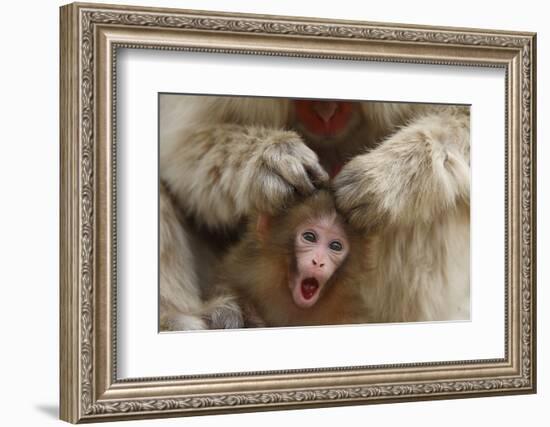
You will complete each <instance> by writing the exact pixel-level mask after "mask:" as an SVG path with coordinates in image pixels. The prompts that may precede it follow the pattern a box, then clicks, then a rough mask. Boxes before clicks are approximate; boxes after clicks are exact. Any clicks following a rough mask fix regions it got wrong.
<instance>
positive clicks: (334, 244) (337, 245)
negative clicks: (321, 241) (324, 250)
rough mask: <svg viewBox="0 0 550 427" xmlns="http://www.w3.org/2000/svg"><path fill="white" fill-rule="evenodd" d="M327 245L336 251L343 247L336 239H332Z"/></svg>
mask: <svg viewBox="0 0 550 427" xmlns="http://www.w3.org/2000/svg"><path fill="white" fill-rule="evenodd" d="M328 247H329V248H330V249H332V250H333V251H336V252H340V251H341V250H342V249H343V248H344V247H343V246H342V243H340V242H339V241H338V240H333V241H332V242H330V243H329V245H328Z"/></svg>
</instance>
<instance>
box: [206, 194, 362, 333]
mask: <svg viewBox="0 0 550 427" xmlns="http://www.w3.org/2000/svg"><path fill="white" fill-rule="evenodd" d="M367 248H368V239H367V238H366V237H365V236H363V235H362V234H361V233H359V232H355V231H353V230H352V229H351V228H350V226H349V225H348V224H347V223H346V222H345V220H344V219H343V218H342V216H341V215H339V214H338V212H337V211H336V207H335V204H334V196H333V194H332V193H331V192H330V191H328V190H319V191H317V192H316V193H314V194H313V195H311V196H309V197H308V198H306V199H304V200H303V201H301V202H298V203H297V204H296V205H294V206H293V207H291V208H290V209H287V210H286V211H284V212H281V213H279V214H276V215H267V214H258V215H257V216H256V217H255V218H252V219H251V221H250V222H249V225H248V228H247V231H246V232H245V234H244V236H243V239H242V240H241V241H240V242H239V243H238V244H237V245H236V246H234V247H233V248H231V249H230V250H229V252H228V253H227V255H226V256H225V258H224V259H223V260H222V263H221V268H220V270H219V272H218V274H217V282H216V283H217V284H216V286H214V288H213V290H212V298H211V300H210V303H209V304H208V306H209V307H210V314H209V319H208V320H209V321H210V327H211V328H212V329H219V328H233V327H242V326H305V325H327V324H343V323H363V322H367V321H368V313H367V309H366V307H365V305H364V304H363V302H362V301H363V299H362V297H361V291H360V288H361V286H365V285H366V281H368V278H367V273H368V268H367V267H368V266H367V254H366V250H367Z"/></svg>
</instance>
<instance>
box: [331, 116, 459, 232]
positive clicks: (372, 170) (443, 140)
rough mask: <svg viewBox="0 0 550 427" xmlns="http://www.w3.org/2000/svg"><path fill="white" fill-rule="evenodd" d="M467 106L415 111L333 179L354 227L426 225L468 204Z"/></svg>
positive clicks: (339, 203) (341, 207)
mask: <svg viewBox="0 0 550 427" xmlns="http://www.w3.org/2000/svg"><path fill="white" fill-rule="evenodd" d="M469 121H470V116H469V111H468V109H467V108H466V107H444V106H436V107H422V106H418V107H417V109H416V111H415V114H414V115H413V116H412V119H411V120H410V121H409V122H408V123H407V124H405V125H404V126H403V127H401V128H400V129H399V130H398V131H397V132H395V133H394V134H392V135H390V136H389V137H387V138H386V139H384V140H382V142H381V143H380V144H379V145H378V146H377V147H376V148H374V149H372V150H370V151H368V152H367V153H365V154H362V155H359V156H357V157H355V158H353V159H352V160H351V161H350V162H349V163H348V164H347V165H346V166H345V167H344V168H343V170H342V172H341V173H340V174H339V175H338V176H337V177H336V179H335V182H334V187H335V189H336V195H337V203H338V207H339V208H340V209H342V211H343V212H345V213H346V215H347V216H348V218H349V219H350V221H351V222H352V223H353V224H354V225H355V226H358V227H361V228H366V229H373V228H380V227H381V228H384V227H386V226H391V225H393V226H399V225H415V224H419V223H430V222H433V221H434V220H436V219H437V218H438V217H440V216H441V215H445V214H447V213H449V212H451V211H453V210H455V209H457V207H459V206H460V205H462V206H467V207H469V201H470V132H469Z"/></svg>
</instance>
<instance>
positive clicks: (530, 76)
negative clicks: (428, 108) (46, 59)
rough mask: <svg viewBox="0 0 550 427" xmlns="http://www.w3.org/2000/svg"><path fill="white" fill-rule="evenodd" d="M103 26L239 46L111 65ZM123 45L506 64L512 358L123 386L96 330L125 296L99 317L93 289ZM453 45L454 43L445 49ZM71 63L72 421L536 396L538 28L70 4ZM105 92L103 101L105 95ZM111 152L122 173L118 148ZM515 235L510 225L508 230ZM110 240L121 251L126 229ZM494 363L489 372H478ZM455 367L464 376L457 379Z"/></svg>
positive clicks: (64, 333) (66, 128)
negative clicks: (321, 382) (149, 55)
mask: <svg viewBox="0 0 550 427" xmlns="http://www.w3.org/2000/svg"><path fill="white" fill-rule="evenodd" d="M105 28H107V29H109V28H118V29H120V28H123V29H127V30H129V31H130V32H131V30H132V29H137V30H139V31H145V33H147V34H149V33H151V32H155V31H164V30H169V31H176V32H186V31H189V32H193V33H197V32H198V33H200V34H204V35H205V36H206V35H208V34H222V35H225V36H226V37H228V38H231V37H235V45H234V46H233V47H228V46H227V43H226V44H222V45H221V46H220V47H204V46H200V44H199V45H197V46H188V47H185V46H177V45H174V44H162V43H140V42H139V40H136V41H130V42H128V41H127V42H125V43H122V42H120V41H118V42H116V41H113V42H112V43H111V45H110V48H111V50H110V52H111V58H110V60H109V61H106V58H103V57H101V58H99V57H98V52H99V50H98V46H97V44H98V40H99V38H100V37H101V32H102V30H103V29H105ZM235 35H238V36H239V37H247V36H249V35H259V36H271V37H273V38H275V39H276V38H277V37H278V38H280V39H281V40H282V39H284V38H285V37H288V36H293V37H294V38H296V37H297V38H301V40H304V41H305V40H309V41H311V42H312V43H320V44H319V46H320V48H319V49H317V50H316V51H311V52H304V51H300V50H298V49H295V50H293V49H292V48H290V49H289V44H285V45H284V46H282V48H281V49H272V48H265V46H263V47H262V46H260V47H259V48H258V49H243V48H240V47H239V45H238V41H239V40H238V38H237V36H235ZM338 40H344V41H359V42H365V43H366V42H368V43H370V44H369V46H376V43H377V42H390V43H394V44H397V45H399V46H401V48H402V51H403V52H410V54H409V55H404V54H403V53H400V52H396V53H395V52H394V53H392V54H389V55H387V54H385V53H382V54H376V53H371V54H368V55H364V54H358V55H355V54H354V53H353V52H354V50H353V49H351V48H350V49H348V50H346V47H348V46H353V45H351V44H350V45H343V46H344V47H343V48H341V49H342V54H338V53H337V52H336V53H335V50H336V51H338V49H339V47H338V46H336V45H335V44H334V43H335V42H336V41H338ZM117 47H134V48H153V49H179V50H193V51H206V52H226V53H235V52H238V53H246V54H259V55H287V56H303V57H315V58H332V59H334V58H343V59H352V60H367V59H368V60H377V61H394V62H395V61H398V62H408V63H439V64H450V65H458V64H468V65H472V66H493V67H494V66H497V67H505V68H506V70H507V80H508V84H509V88H508V89H507V90H508V93H507V94H506V96H507V110H508V117H507V122H508V123H507V125H508V126H509V128H508V129H507V138H508V141H507V144H508V145H510V147H511V148H510V150H511V151H510V153H513V151H514V150H518V152H519V156H520V157H519V158H518V159H517V165H516V166H514V164H512V162H510V163H509V165H508V167H507V177H505V179H506V180H507V205H508V204H510V203H511V204H512V205H515V204H516V203H517V206H518V211H517V212H515V211H513V206H512V207H511V209H512V210H510V212H508V211H507V213H506V214H507V215H508V216H509V217H508V219H507V221H511V223H510V224H511V225H515V226H516V227H517V228H516V229H517V234H516V235H508V232H507V234H506V239H507V246H508V244H509V243H512V246H517V250H518V253H517V255H518V256H515V255H514V254H513V253H512V254H511V256H510V260H511V261H512V264H514V261H515V260H517V264H518V265H517V266H516V267H517V269H518V270H517V271H516V270H513V268H512V270H510V271H509V272H507V277H508V276H509V275H510V274H517V275H518V276H517V277H518V278H519V281H517V283H518V284H519V285H518V286H516V285H515V284H514V283H515V281H514V280H511V283H510V284H507V298H506V299H507V312H506V313H507V316H506V322H507V326H506V327H507V329H506V341H507V342H506V343H505V348H506V357H505V358H504V359H502V360H489V361H470V362H460V363H453V362H449V363H439V364H438V363H433V364H420V365H400V366H393V367H389V366H386V367H355V369H356V370H357V371H361V369H362V370H363V371H369V372H376V371H377V369H383V370H385V372H388V373H387V376H388V379H389V380H390V381H388V382H390V383H385V381H380V382H378V383H365V384H362V385H361V384H350V385H348V386H339V385H337V384H336V383H334V385H333V386H326V385H325V386H322V387H319V386H318V385H316V384H317V383H315V384H313V383H309V382H308V380H307V376H308V374H311V373H315V372H323V371H327V370H311V371H288V372H278V373H277V374H278V375H279V376H280V375H283V376H284V375H287V376H288V377H289V378H293V379H295V378H296V377H297V375H298V376H299V377H300V378H303V386H300V387H298V388H292V389H288V390H285V389H282V388H281V386H280V385H279V386H277V387H274V388H273V389H267V390H262V391H254V392H238V391H237V392H222V391H220V390H218V389H217V388H216V387H217V385H216V381H215V379H216V378H220V381H221V380H222V379H223V378H227V377H230V378H232V379H233V380H236V379H238V378H240V376H239V375H236V376H235V375H233V376H232V375H219V376H216V375H214V376H205V379H206V378H208V381H210V382H211V384H212V385H211V387H212V392H211V393H206V394H205V393H202V394H193V393H190V394H182V395H181V396H180V397H176V398H174V397H173V395H174V394H173V392H172V394H171V393H168V392H167V393H166V394H167V395H171V396H172V397H162V396H159V395H158V393H154V394H151V395H148V393H149V390H150V389H149V388H148V387H149V386H150V385H151V383H155V382H157V383H158V384H159V386H162V387H167V389H170V387H171V386H174V385H176V386H177V385H178V384H184V383H185V381H186V379H185V378H174V379H166V378H159V379H141V380H142V383H143V384H144V385H143V390H142V392H140V391H139V386H138V393H137V394H136V393H135V389H136V386H135V384H134V385H133V387H134V388H133V390H134V394H131V393H130V394H128V395H127V396H125V395H124V387H125V384H128V383H127V382H124V381H117V379H116V362H115V361H114V360H113V359H114V355H116V340H114V339H113V338H112V337H111V338H106V340H107V341H106V342H107V343H109V344H110V345H111V348H106V347H108V346H106V345H103V344H102V343H103V341H102V338H98V337H99V335H98V334H100V332H98V331H97V330H96V329H99V328H98V327H97V325H98V323H97V322H98V321H99V320H98V318H99V317H100V318H101V319H100V320H102V321H103V320H105V321H106V322H107V324H108V325H110V328H111V329H109V327H107V331H106V332H105V333H106V334H107V335H109V334H111V333H112V331H113V330H114V328H115V326H116V325H115V323H114V319H116V313H115V310H116V306H115V304H114V302H113V301H114V298H113V300H110V299H109V298H107V299H106V301H111V306H110V307H103V310H101V308H98V297H97V295H96V294H97V293H99V292H101V289H102V288H99V287H101V286H103V284H102V283H101V282H100V280H98V277H96V272H97V271H98V268H101V266H99V267H98V265H99V264H98V263H101V262H102V260H101V259H100V258H99V257H98V253H99V252H98V251H101V248H100V247H98V239H103V236H99V235H98V233H102V232H103V230H105V228H103V229H102V230H98V221H100V222H104V221H108V219H107V218H105V217H104V211H103V208H102V210H101V211H99V209H98V206H99V205H98V204H101V206H103V205H104V204H105V203H104V201H103V200H99V198H101V197H104V193H101V194H100V193H98V188H97V187H98V182H99V181H98V180H100V181H101V180H102V178H101V177H100V176H98V173H99V172H98V171H99V169H98V160H97V159H96V156H97V153H98V149H100V148H105V147H103V146H102V147H99V144H98V141H99V140H98V138H99V137H100V136H98V134H99V133H100V132H107V133H108V132H111V133H113V132H114V127H115V126H116V117H115V115H114V112H115V108H114V106H113V107H112V108H111V109H110V111H111V113H110V116H109V115H107V116H106V117H107V119H108V121H109V123H110V125H111V128H110V129H104V128H98V126H99V125H98V118H97V117H98V113H97V112H98V108H99V107H98V105H99V104H100V101H101V102H102V100H103V98H102V96H103V94H102V93H99V92H98V91H100V90H110V91H112V93H111V94H110V97H111V98H109V99H110V100H111V102H112V103H113V104H114V103H115V102H116V94H115V87H116V84H115V83H116V74H115V72H114V70H115V67H114V65H113V64H115V63H116V49H117ZM444 47H449V48H450V49H449V50H448V51H444V52H443V53H441V52H442V51H441V49H442V48H444ZM480 49H483V50H484V51H486V52H487V53H486V54H485V55H486V56H483V55H482V54H480V53H479V52H480ZM367 50H368V49H367ZM375 50H376V49H375ZM324 51H326V52H324ZM471 52H474V54H471ZM61 55H62V58H61V67H62V68H61V156H62V157H61V165H62V168H63V167H65V169H64V171H62V174H61V189H62V194H61V196H62V197H61V212H62V215H61V242H62V244H61V273H62V274H61V418H62V419H64V420H67V421H70V422H80V421H99V420H112V419H121V418H130V417H132V418H137V417H155V416H156V417H159V416H169V415H170V416H173V415H185V414H201V413H215V412H227V411H230V410H234V411H251V410H257V409H284V408H288V407H308V406H310V407H311V406H323V405H329V404H332V405H334V404H358V403H368V402H380V401H401V400H413V399H418V400H419V399H429V398H431V399H435V398H448V397H463V396H480V395H488V394H495V393H530V392H534V391H535V383H536V373H535V367H536V363H535V362H536V359H535V347H536V345H535V344H536V341H535V325H536V322H535V265H536V264H535V235H536V233H535V231H536V223H535V211H536V209H535V195H536V187H535V182H534V179H535V116H534V108H535V99H534V98H535V35H534V34H531V33H510V32H496V31H485V30H469V29H452V28H433V27H413V26H406V25H389V24H371V23H363V22H361V23H357V22H347V21H342V22H330V21H323V20H311V19H304V18H287V17H268V16H260V15H256V16H255V15H232V14H219V13H210V12H195V11H180V10H161V9H147V8H130V7H119V6H104V5H90V4H72V5H68V6H64V7H63V8H62V9H61ZM105 61H106V62H107V64H106V65H105V67H106V68H109V67H110V69H108V70H107V72H109V73H111V80H110V83H111V84H110V85H109V84H106V85H105V86H102V87H101V88H99V87H98V84H97V82H98V76H99V73H100V71H98V70H99V67H100V66H101V64H100V62H101V63H103V62H105ZM510 92H512V93H510ZM98 98H102V99H101V100H100V101H98ZM103 118H104V119H105V117H103ZM101 126H103V123H101ZM98 129H102V130H101V131H98ZM112 156H113V158H112V160H113V168H114V167H116V161H115V160H116V159H115V158H114V153H113V154H112ZM509 160H510V159H508V160H507V161H509ZM512 160H513V159H512ZM111 173H112V172H111ZM107 184H108V183H107ZM107 184H106V185H107ZM101 185H103V184H101ZM516 187H517V188H516ZM515 188H516V189H515ZM115 191H116V189H113V192H112V193H111V197H112V200H114V197H115V196H116V193H115ZM113 204H114V202H113ZM115 206H116V205H115ZM111 208H112V204H111ZM111 214H112V215H113V216H114V215H116V210H114V209H112V210H111ZM510 214H511V215H510ZM510 216H511V217H510ZM113 220H114V219H113ZM507 225H508V224H507ZM107 229H109V228H108V227H107ZM511 229H512V228H510V227H509V228H508V229H507V230H511ZM110 244H111V246H112V247H113V246H114V248H115V249H116V234H115V236H113V240H112V241H111V242H110ZM107 255H108V254H107ZM507 257H508V253H507ZM102 259H103V255H102ZM112 262H116V260H115V261H112ZM108 270H109V269H108ZM109 271H110V273H111V274H115V275H116V264H114V265H112V266H111V267H110V270H109ZM514 272H515V273H514ZM514 277H515V276H514ZM115 291H116V289H115ZM101 301H103V300H101ZM109 312H110V314H109ZM98 316H99V317H98ZM514 337H517V339H516V338H514ZM109 359H110V362H109V363H107V364H108V366H103V364H102V363H101V361H108V360H109ZM470 365H471V366H470ZM442 366H443V367H445V366H446V367H448V372H445V371H443V372H444V374H438V375H439V377H438V376H437V375H436V374H434V375H435V376H434V377H433V378H432V379H428V380H423V381H418V380H416V381H411V380H409V379H408V378H409V377H408V376H407V375H409V374H410V373H411V372H417V371H418V372H421V373H422V372H429V371H430V369H432V370H433V368H436V367H438V369H437V372H441V367H442ZM474 368H475V369H477V371H475V372H477V373H474V372H473V371H472V372H471V373H470V374H469V373H468V372H469V371H468V369H472V370H473V369H474ZM500 368H502V369H504V370H503V371H502V373H498V372H497V373H494V374H493V373H490V372H489V371H491V370H495V369H497V370H498V369H500ZM480 369H481V371H480ZM483 369H486V370H487V372H489V373H488V374H483V375H480V372H481V373H483V372H482V371H483ZM506 369H508V370H506ZM345 370H346V369H345V368H334V369H329V370H328V372H329V373H332V374H333V375H334V374H335V375H338V373H340V374H342V375H343V372H345ZM411 370H412V371H411ZM99 371H101V372H99ZM103 371H108V372H106V373H105V372H103ZM98 372H99V373H98ZM418 372H417V373H418ZM457 372H461V374H460V375H455V374H456V373H457ZM464 372H466V373H464ZM491 372H492V371H491ZM251 375H252V376H253V377H255V378H256V377H258V376H262V375H264V376H265V375H267V376H269V375H270V373H251ZM380 375H383V374H380ZM101 378H103V379H101ZM252 380H253V378H252ZM243 381H244V379H243ZM132 383H133V382H132ZM138 383H139V379H138ZM237 389H238V385H237ZM113 390H114V391H113ZM115 392H116V393H115ZM117 393H118V394H117ZM161 394H162V393H161Z"/></svg>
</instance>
